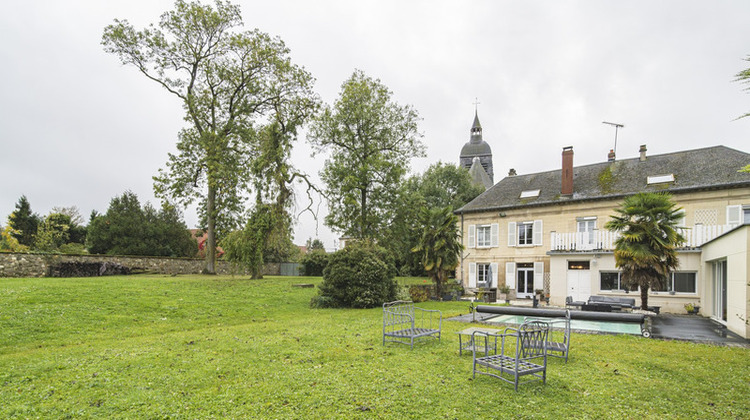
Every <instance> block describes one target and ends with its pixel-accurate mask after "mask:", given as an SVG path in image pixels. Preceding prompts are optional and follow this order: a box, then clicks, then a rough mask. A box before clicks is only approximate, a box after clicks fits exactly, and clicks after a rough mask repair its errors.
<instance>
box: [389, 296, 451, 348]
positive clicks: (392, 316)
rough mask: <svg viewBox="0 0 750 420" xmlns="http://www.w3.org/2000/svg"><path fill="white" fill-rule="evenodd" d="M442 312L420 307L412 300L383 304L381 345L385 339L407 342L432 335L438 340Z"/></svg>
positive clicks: (412, 346)
mask: <svg viewBox="0 0 750 420" xmlns="http://www.w3.org/2000/svg"><path fill="white" fill-rule="evenodd" d="M442 324H443V314H442V313H441V312H440V311H438V310H431V309H422V308H419V307H416V306H414V304H413V303H412V302H408V301H403V300H398V301H395V302H387V303H384V304H383V345H385V342H386V341H390V342H394V343H403V344H409V345H410V346H411V348H412V349H413V348H414V339H415V338H419V337H433V338H437V339H438V340H440V328H441V327H442Z"/></svg>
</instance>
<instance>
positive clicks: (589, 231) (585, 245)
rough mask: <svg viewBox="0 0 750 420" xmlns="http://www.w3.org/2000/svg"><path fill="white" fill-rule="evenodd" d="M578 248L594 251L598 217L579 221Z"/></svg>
mask: <svg viewBox="0 0 750 420" xmlns="http://www.w3.org/2000/svg"><path fill="white" fill-rule="evenodd" d="M577 225H578V235H577V236H578V244H577V245H578V247H577V249H580V250H588V249H594V248H595V245H596V240H595V238H594V232H595V231H596V217H585V218H582V219H578V223H577Z"/></svg>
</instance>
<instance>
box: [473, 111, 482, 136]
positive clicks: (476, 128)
mask: <svg viewBox="0 0 750 420" xmlns="http://www.w3.org/2000/svg"><path fill="white" fill-rule="evenodd" d="M481 141H482V124H480V123H479V113H478V112H477V111H476V110H474V124H472V125H471V142H472V143H479V142H481Z"/></svg>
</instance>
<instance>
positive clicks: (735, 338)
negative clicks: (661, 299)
mask: <svg viewBox="0 0 750 420" xmlns="http://www.w3.org/2000/svg"><path fill="white" fill-rule="evenodd" d="M651 336H652V337H654V338H662V339H666V340H683V341H692V342H695V343H708V344H721V345H728V346H741V347H750V340H746V339H744V338H742V337H740V336H739V335H737V334H735V333H733V332H732V331H729V330H728V329H727V328H726V327H725V326H723V325H721V324H719V323H718V322H716V321H714V320H712V319H710V318H705V317H702V316H698V315H675V314H661V315H659V316H656V317H653V318H652V325H651Z"/></svg>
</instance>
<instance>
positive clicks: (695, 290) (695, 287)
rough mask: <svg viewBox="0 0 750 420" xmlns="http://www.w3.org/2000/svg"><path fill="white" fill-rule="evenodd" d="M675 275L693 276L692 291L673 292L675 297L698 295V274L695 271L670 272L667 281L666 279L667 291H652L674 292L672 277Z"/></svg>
mask: <svg viewBox="0 0 750 420" xmlns="http://www.w3.org/2000/svg"><path fill="white" fill-rule="evenodd" d="M675 274H692V275H693V291H692V292H677V291H675V292H674V294H676V295H694V294H696V293H698V272H696V271H672V272H670V273H669V279H667V290H653V291H654V292H661V293H664V292H669V293H672V292H673V291H674V275H675Z"/></svg>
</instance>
